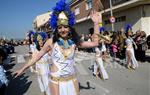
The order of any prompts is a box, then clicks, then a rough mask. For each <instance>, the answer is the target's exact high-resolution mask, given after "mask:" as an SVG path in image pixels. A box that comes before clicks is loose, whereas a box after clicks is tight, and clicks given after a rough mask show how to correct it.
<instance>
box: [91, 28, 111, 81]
mask: <svg viewBox="0 0 150 95" xmlns="http://www.w3.org/2000/svg"><path fill="white" fill-rule="evenodd" d="M101 28H103V27H101ZM100 30H101V29H100ZM93 36H94V39H93V40H94V41H99V40H102V39H101V38H99V36H97V35H93ZM103 40H104V39H103ZM95 52H96V53H95V58H96V60H95V63H94V72H93V75H96V77H99V75H100V78H101V79H103V80H107V79H108V78H109V77H108V74H107V72H106V69H105V67H104V63H103V59H102V52H103V51H102V45H99V46H98V47H95Z"/></svg>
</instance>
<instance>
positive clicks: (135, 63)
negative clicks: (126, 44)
mask: <svg viewBox="0 0 150 95" xmlns="http://www.w3.org/2000/svg"><path fill="white" fill-rule="evenodd" d="M126 51H130V52H131V64H132V65H133V67H136V68H137V67H138V66H139V64H138V62H137V60H136V58H135V55H134V49H133V48H131V49H127V50H126ZM126 60H128V56H127V55H126Z"/></svg>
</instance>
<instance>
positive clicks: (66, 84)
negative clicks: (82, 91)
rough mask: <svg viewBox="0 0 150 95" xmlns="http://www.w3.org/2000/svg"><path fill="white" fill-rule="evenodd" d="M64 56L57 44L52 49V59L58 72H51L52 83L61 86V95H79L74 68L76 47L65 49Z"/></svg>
mask: <svg viewBox="0 0 150 95" xmlns="http://www.w3.org/2000/svg"><path fill="white" fill-rule="evenodd" d="M65 50H66V51H65V53H66V54H67V55H64V53H63V51H62V47H61V46H59V45H58V43H57V42H56V43H55V44H54V47H53V49H52V53H51V57H52V62H53V65H55V66H56V67H57V68H58V71H56V72H51V82H52V83H55V84H58V85H59V93H60V94H59V95H77V93H78V91H77V89H76V87H75V84H74V83H75V82H74V81H76V71H75V68H74V52H75V45H74V44H73V45H71V46H70V48H69V49H65Z"/></svg>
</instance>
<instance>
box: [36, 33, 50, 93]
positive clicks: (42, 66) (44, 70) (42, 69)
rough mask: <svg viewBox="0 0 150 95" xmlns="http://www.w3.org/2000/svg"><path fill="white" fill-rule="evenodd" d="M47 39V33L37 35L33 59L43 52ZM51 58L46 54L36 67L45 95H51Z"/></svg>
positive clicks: (40, 85)
mask: <svg viewBox="0 0 150 95" xmlns="http://www.w3.org/2000/svg"><path fill="white" fill-rule="evenodd" d="M47 37H48V36H47V34H46V33H45V32H39V33H36V37H35V38H36V49H35V51H34V53H33V57H34V55H36V53H38V52H39V51H40V50H41V48H42V47H43V45H44V43H45V42H46V40H47ZM49 58H50V56H49V54H48V53H46V54H45V55H44V56H43V57H42V58H41V59H40V60H39V61H38V62H36V65H35V72H36V73H37V79H38V83H39V87H40V90H41V92H42V93H43V94H44V95H51V94H50V90H49V75H50V70H49V67H50V65H51V64H50V61H49V60H50V59H49Z"/></svg>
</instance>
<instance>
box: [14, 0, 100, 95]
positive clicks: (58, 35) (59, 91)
mask: <svg viewBox="0 0 150 95" xmlns="http://www.w3.org/2000/svg"><path fill="white" fill-rule="evenodd" d="M91 18H92V21H93V22H94V30H95V31H94V33H96V34H99V23H101V22H102V18H101V14H100V13H98V12H95V11H92V12H91ZM74 22H75V20H74V14H73V13H72V12H71V11H70V8H69V5H68V4H66V3H65V0H60V1H59V2H58V3H57V4H56V7H55V8H54V10H53V13H52V15H51V19H50V25H51V27H52V28H53V30H55V31H54V35H53V37H52V38H50V39H48V40H47V41H46V43H45V44H44V47H43V48H42V49H41V50H40V51H39V52H38V53H37V54H36V55H34V56H33V57H32V59H31V60H30V61H29V63H28V64H25V65H24V66H23V67H22V68H21V69H19V70H17V71H16V77H17V76H19V75H21V73H22V72H23V71H24V70H25V69H27V68H28V67H30V66H32V65H33V64H35V63H36V62H37V61H38V60H40V58H41V57H42V56H43V55H44V54H46V53H47V52H49V51H51V60H52V65H51V66H50V72H51V75H50V79H49V80H50V81H51V82H50V90H51V91H50V92H51V94H52V95H79V86H78V80H77V78H76V71H75V68H74V57H75V48H76V47H80V48H91V47H96V46H98V45H99V42H98V41H96V42H83V41H80V38H79V36H78V35H77V33H76V32H75V30H74V29H73V27H72V26H73V25H74Z"/></svg>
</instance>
